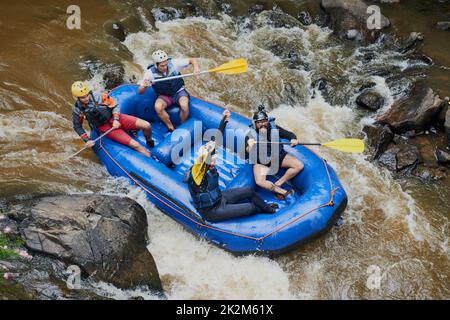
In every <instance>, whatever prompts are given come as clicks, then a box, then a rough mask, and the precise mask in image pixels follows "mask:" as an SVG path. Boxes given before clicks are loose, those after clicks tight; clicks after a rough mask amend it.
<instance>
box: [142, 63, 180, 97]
mask: <svg viewBox="0 0 450 320" xmlns="http://www.w3.org/2000/svg"><path fill="white" fill-rule="evenodd" d="M167 68H168V70H167V71H168V72H167V76H166V75H164V74H162V73H160V72H159V71H158V69H157V68H156V66H155V65H154V64H152V65H150V66H148V68H147V69H148V70H150V71H151V72H152V74H153V78H154V79H155V80H156V79H161V78H167V77H173V76H179V75H180V74H181V73H180V72H178V71H176V70H175V68H174V66H173V63H172V59H169V64H168V66H167ZM183 87H184V80H183V78H179V79H173V80H167V81H161V82H156V83H154V84H152V88H153V90H155V92H156V93H157V94H158V95H165V96H173V95H174V94H176V93H177V92H178V91H179V90H180V89H181V88H183Z"/></svg>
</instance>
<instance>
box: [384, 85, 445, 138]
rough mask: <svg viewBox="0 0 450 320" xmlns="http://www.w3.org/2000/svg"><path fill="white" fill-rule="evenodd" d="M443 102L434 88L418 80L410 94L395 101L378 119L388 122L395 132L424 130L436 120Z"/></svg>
mask: <svg viewBox="0 0 450 320" xmlns="http://www.w3.org/2000/svg"><path fill="white" fill-rule="evenodd" d="M442 102H443V101H442V100H441V99H440V98H439V96H438V95H435V94H434V92H433V90H432V89H430V88H427V87H425V86H424V84H423V83H421V82H418V83H416V84H415V85H414V86H413V88H412V90H411V93H410V95H409V96H406V97H404V98H402V99H400V100H399V101H397V102H395V103H394V104H393V105H392V106H391V108H390V109H389V110H388V111H387V112H385V113H384V114H382V115H381V116H379V117H378V118H377V121H378V123H381V124H388V125H389V126H390V127H391V128H392V130H393V131H394V132H395V133H404V132H407V131H409V130H415V131H422V130H425V129H427V127H428V126H429V125H430V124H431V123H432V122H433V121H434V120H436V118H437V116H438V115H439V112H440V110H441V108H442V106H443V104H442Z"/></svg>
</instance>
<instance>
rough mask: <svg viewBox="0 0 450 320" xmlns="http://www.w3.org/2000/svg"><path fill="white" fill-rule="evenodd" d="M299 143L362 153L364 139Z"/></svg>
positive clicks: (287, 143)
mask: <svg viewBox="0 0 450 320" xmlns="http://www.w3.org/2000/svg"><path fill="white" fill-rule="evenodd" d="M259 143H272V144H286V145H290V144H291V143H290V142H265V141H263V142H259ZM299 144H301V145H303V146H321V147H327V148H331V149H335V150H339V151H342V152H349V153H363V152H364V141H362V140H360V139H338V140H334V141H330V142H326V143H305V142H300V143H299Z"/></svg>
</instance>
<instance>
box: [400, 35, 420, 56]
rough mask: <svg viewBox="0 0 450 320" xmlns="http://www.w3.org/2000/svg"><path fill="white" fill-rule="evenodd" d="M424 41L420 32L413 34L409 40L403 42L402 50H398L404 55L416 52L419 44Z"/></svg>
mask: <svg viewBox="0 0 450 320" xmlns="http://www.w3.org/2000/svg"><path fill="white" fill-rule="evenodd" d="M422 41H423V35H422V34H421V33H420V32H411V33H410V34H409V37H408V39H406V40H404V41H402V42H403V43H402V44H401V48H400V49H399V50H398V51H400V52H402V53H406V52H408V51H412V50H414V49H415V48H416V47H417V45H418V44H419V43H421V42H422Z"/></svg>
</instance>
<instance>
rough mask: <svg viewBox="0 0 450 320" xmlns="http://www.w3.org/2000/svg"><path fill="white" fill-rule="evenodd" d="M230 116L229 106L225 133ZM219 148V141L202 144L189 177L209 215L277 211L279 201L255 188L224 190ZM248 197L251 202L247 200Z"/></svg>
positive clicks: (199, 203)
mask: <svg viewBox="0 0 450 320" xmlns="http://www.w3.org/2000/svg"><path fill="white" fill-rule="evenodd" d="M229 118H230V111H229V110H225V112H224V113H223V119H222V121H221V123H220V126H219V131H220V132H221V133H222V137H223V133H224V130H225V126H226V123H227V122H228V121H229ZM219 140H220V139H219ZM218 144H221V143H220V142H218ZM215 148H216V141H210V142H208V143H207V144H206V145H205V146H203V147H202V148H201V150H200V156H199V157H198V159H197V160H196V162H195V163H194V165H193V166H192V168H191V169H190V171H189V177H188V179H187V183H188V186H189V191H190V193H191V196H192V199H193V200H194V204H195V206H196V208H197V210H198V211H199V212H200V213H201V214H202V215H203V216H204V217H205V219H206V220H208V221H211V222H219V221H224V220H228V219H233V218H238V217H245V216H249V215H252V214H257V213H267V214H272V213H275V212H276V209H277V208H278V205H276V204H267V203H266V202H264V200H263V199H261V197H260V196H258V194H257V193H256V192H255V190H254V189H253V188H234V189H228V190H224V191H221V190H220V187H219V173H218V172H217V169H216V168H215V159H214V152H215ZM245 200H247V202H243V201H245Z"/></svg>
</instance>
